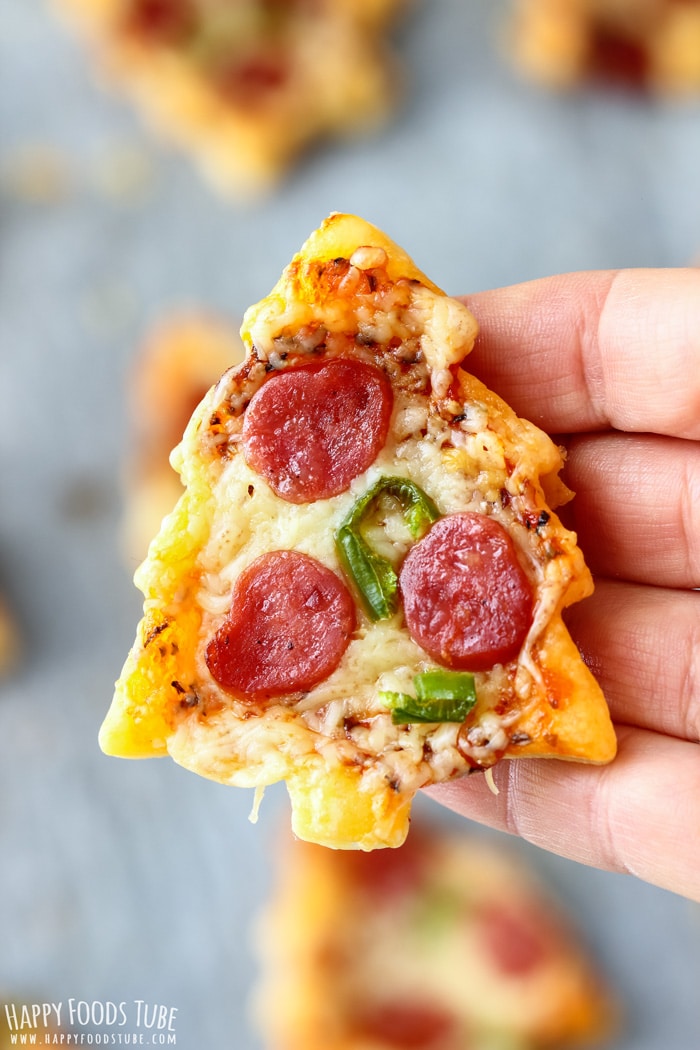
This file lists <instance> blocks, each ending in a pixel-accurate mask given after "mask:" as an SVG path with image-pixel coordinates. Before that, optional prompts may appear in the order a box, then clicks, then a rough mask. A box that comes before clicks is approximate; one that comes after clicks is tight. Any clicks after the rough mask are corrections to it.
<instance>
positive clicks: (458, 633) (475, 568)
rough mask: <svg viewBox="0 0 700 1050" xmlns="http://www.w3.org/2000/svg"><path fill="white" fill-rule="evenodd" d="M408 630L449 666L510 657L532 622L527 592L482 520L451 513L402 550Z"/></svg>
mask: <svg viewBox="0 0 700 1050" xmlns="http://www.w3.org/2000/svg"><path fill="white" fill-rule="evenodd" d="M399 588H400V592H401V596H402V598H403V604H404V613H405V616H406V626H407V628H408V631H409V634H410V635H411V637H412V638H413V640H414V641H415V642H417V644H418V645H420V646H421V647H422V648H423V649H425V651H426V652H428V653H429V654H430V655H431V656H432V657H433V658H434V659H435V660H438V661H439V662H440V663H442V664H445V665H447V666H448V667H454V668H459V669H462V670H468V671H487V670H489V669H490V668H491V667H493V666H494V664H497V663H506V662H507V661H508V660H512V659H514V658H515V657H516V656H517V655H518V652H519V651H520V648H521V646H522V644H523V642H524V641H525V638H526V636H527V633H528V629H529V627H530V624H531V622H532V607H533V591H532V586H531V584H530V582H529V580H528V578H527V576H526V575H525V572H524V570H523V568H522V567H521V565H520V562H519V561H518V556H517V553H516V550H515V546H514V544H513V541H512V540H511V538H510V536H509V535H508V533H507V532H506V530H505V529H504V528H503V526H502V525H500V524H499V523H498V522H497V521H495V520H494V519H493V518H488V517H485V516H484V515H482V514H474V513H471V512H464V513H458V514H450V515H448V516H446V517H444V518H440V520H439V521H437V522H435V524H434V525H433V526H432V528H431V529H430V531H429V532H428V534H427V535H426V536H425V537H424V538H423V539H422V540H420V541H419V542H418V543H416V544H415V546H414V547H412V548H411V550H410V551H409V552H408V554H407V556H406V559H405V561H404V563H403V566H402V568H401V572H400V575H399Z"/></svg>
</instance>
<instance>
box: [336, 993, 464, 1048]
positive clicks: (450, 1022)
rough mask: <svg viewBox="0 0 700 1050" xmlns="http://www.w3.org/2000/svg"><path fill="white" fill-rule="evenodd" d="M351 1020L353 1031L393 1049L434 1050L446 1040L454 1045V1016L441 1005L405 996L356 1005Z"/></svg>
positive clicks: (455, 1035)
mask: <svg viewBox="0 0 700 1050" xmlns="http://www.w3.org/2000/svg"><path fill="white" fill-rule="evenodd" d="M353 1022H354V1024H353V1027H354V1029H355V1031H356V1032H357V1033H359V1034H361V1035H362V1036H364V1038H365V1039H369V1040H370V1042H371V1043H372V1044H374V1043H375V1042H376V1043H378V1044H380V1045H382V1046H391V1047H396V1050H437V1048H438V1047H441V1046H444V1045H445V1042H446V1041H447V1040H449V1045H450V1046H452V1045H456V1043H453V1040H455V1039H456V1038H457V1024H456V1019H455V1018H454V1016H453V1015H452V1014H450V1013H449V1012H448V1011H447V1010H446V1009H445V1008H444V1007H442V1006H441V1005H433V1004H432V1003H428V1002H425V1003H423V1002H420V1001H417V1000H416V999H415V997H414V998H409V997H408V995H407V996H405V997H403V998H400V999H395V1000H389V1001H387V1002H383V1003H376V1004H371V1003H364V1004H359V1005H358V1007H357V1013H356V1016H355V1017H354V1018H353ZM460 1045H462V1044H461V1041H460Z"/></svg>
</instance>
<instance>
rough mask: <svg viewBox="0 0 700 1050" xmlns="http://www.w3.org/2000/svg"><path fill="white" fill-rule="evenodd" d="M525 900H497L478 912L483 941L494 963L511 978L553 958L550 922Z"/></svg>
mask: <svg viewBox="0 0 700 1050" xmlns="http://www.w3.org/2000/svg"><path fill="white" fill-rule="evenodd" d="M526 907H527V904H526V903H525V902H523V903H522V907H521V910H517V905H516V904H515V903H512V902H510V903H504V902H503V901H494V902H492V903H487V904H485V905H484V906H483V907H482V908H481V909H480V911H479V913H478V915H477V919H478V928H479V929H480V933H481V939H482V943H483V945H484V947H485V949H486V952H487V954H488V957H489V959H490V960H491V962H492V963H493V965H494V966H495V967H496V968H497V969H498V970H499V971H500V972H501V973H502V974H506V975H508V976H509V977H524V976H526V974H530V973H532V972H533V971H534V970H536V969H537V968H538V967H540V966H543V965H544V964H545V962H546V961H547V960H548V959H549V960H551V958H552V955H553V952H554V947H555V942H554V938H553V936H552V928H551V924H550V922H549V921H548V919H547V918H546V916H543V915H541V914H538V913H537V912H535V913H534V914H532V913H531V912H528V911H526V910H525V909H526Z"/></svg>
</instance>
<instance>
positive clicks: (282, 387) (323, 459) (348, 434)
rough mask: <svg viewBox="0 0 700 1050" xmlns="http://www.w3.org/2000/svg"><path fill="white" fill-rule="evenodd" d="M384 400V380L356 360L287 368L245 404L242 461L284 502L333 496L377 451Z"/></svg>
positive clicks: (387, 404) (384, 423)
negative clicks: (243, 458)
mask: <svg viewBox="0 0 700 1050" xmlns="http://www.w3.org/2000/svg"><path fill="white" fill-rule="evenodd" d="M392 403H393V395H392V391H391V386H390V384H389V381H388V379H387V378H386V376H385V375H384V373H383V372H382V371H380V369H379V368H377V367H376V366H374V365H370V364H367V363H366V362H364V361H357V360H351V359H348V358H334V359H332V360H330V361H326V362H325V363H322V364H310V365H300V366H298V367H290V368H288V369H285V370H283V371H281V372H279V373H277V374H276V375H273V376H271V377H270V378H269V379H268V380H267V382H266V383H264V384H263V386H262V387H260V389H259V390H258V391H257V393H256V394H255V395H254V396H253V398H252V400H251V402H250V404H249V406H248V409H247V411H246V415H245V420H244V423H243V453H244V456H245V460H246V462H247V464H248V466H249V467H251V468H252V469H253V470H255V471H256V472H257V473H258V474H261V475H262V476H263V477H264V478H265V479H266V480H267V481H268V483H269V484H270V487H271V488H272V489H273V491H274V492H276V493H277V495H278V496H281V498H282V499H284V500H287V502H289V503H312V502H315V501H316V500H321V499H328V498H330V497H331V496H337V495H338V494H339V493H341V492H345V491H346V490H347V489H348V488H349V487H350V483H351V482H352V481H353V479H354V478H356V477H357V476H358V475H359V474H362V473H363V471H365V470H366V469H367V468H368V467H369V466H370V465H371V464H372V463H373V462H374V460H375V458H376V456H377V454H378V453H379V451H380V450H381V448H382V447H383V445H384V443H385V441H386V438H387V433H388V430H389V420H390V417H391V409H392Z"/></svg>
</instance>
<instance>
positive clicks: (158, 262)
mask: <svg viewBox="0 0 700 1050" xmlns="http://www.w3.org/2000/svg"><path fill="white" fill-rule="evenodd" d="M502 12H503V5H502V4H499V3H490V2H489V0H481V2H476V0H474V2H470V3H467V0H426V2H424V3H423V4H422V6H421V7H420V8H419V9H418V10H417V11H416V13H415V14H414V15H413V16H412V18H411V19H410V20H409V22H408V24H407V25H406V26H405V28H404V29H403V30H402V32H401V33H400V34H399V40H398V43H399V46H400V49H401V52H402V55H403V59H404V61H405V63H406V64H407V66H408V69H409V80H410V93H409V95H408V98H407V100H406V103H405V106H404V107H403V109H402V111H401V113H400V115H399V116H398V119H397V120H396V121H395V123H394V124H393V125H392V126H391V127H389V128H388V130H387V131H386V133H385V134H384V135H383V136H381V137H379V138H378V139H375V140H371V141H366V142H360V143H356V144H345V145H342V146H339V147H334V148H324V149H320V150H318V151H317V152H316V153H315V155H314V156H313V158H311V159H309V161H308V162H307V163H306V164H304V165H302V166H301V167H300V168H299V169H298V170H297V171H296V173H295V174H294V175H293V177H292V178H291V179H290V180H289V182H288V183H287V184H286V185H285V186H284V187H283V189H282V190H281V192H280V193H279V194H277V195H276V196H274V197H272V198H271V199H270V200H268V201H266V202H263V203H261V204H259V205H257V206H255V207H249V208H247V209H243V208H237V207H232V206H231V205H227V204H225V203H224V202H223V201H222V200H220V199H217V198H216V197H215V196H213V195H212V194H211V193H210V192H209V191H208V189H207V188H206V187H205V186H204V185H203V184H202V182H201V181H200V179H199V177H198V175H197V174H196V173H195V171H194V170H193V169H192V168H191V166H190V165H189V163H188V162H187V161H186V160H184V159H183V158H182V157H181V156H179V155H178V154H175V153H174V152H171V151H170V150H169V149H168V148H167V147H165V146H162V145H159V144H157V143H155V142H153V141H152V139H151V138H150V136H149V135H148V134H147V133H146V132H145V131H144V130H143V128H142V126H141V125H140V123H139V121H138V119H137V118H136V117H135V115H134V114H133V112H132V110H131V109H130V107H129V106H128V105H127V104H126V103H124V102H123V101H122V100H121V99H120V98H118V97H115V96H112V95H110V94H108V93H106V92H104V91H103V90H102V89H101V88H100V87H99V86H98V84H97V83H96V81H95V79H94V77H93V75H92V73H91V70H90V65H89V62H88V61H87V60H86V55H85V53H84V51H83V50H82V49H81V47H80V46H79V45H78V43H77V42H76V41H75V40H74V39H73V38H72V36H71V34H70V33H69V32H67V31H66V30H65V28H63V27H62V26H60V25H59V24H58V23H57V22H56V20H55V19H54V18H53V17H52V16H51V15H50V14H49V13H48V11H47V10H46V9H45V8H44V6H43V5H42V4H41V3H40V0H0V585H1V586H2V587H3V588H4V590H5V591H6V593H7V594H8V596H9V598H10V601H11V603H12V605H13V606H14V609H15V611H16V614H17V616H18V618H19V620H20V623H21V627H22V631H23V634H24V639H25V649H26V652H25V658H24V662H23V664H22V666H21V668H20V670H19V671H18V673H17V674H16V675H15V676H14V677H13V678H12V679H10V680H9V681H7V682H4V683H3V684H1V685H0V996H2V995H3V994H5V995H7V996H10V997H13V996H15V997H16V996H18V995H21V994H25V995H26V996H29V997H30V998H34V999H38V1000H39V1001H42V1000H44V999H53V1000H55V1001H58V1000H60V1001H64V1002H66V1003H67V1001H68V1000H69V999H70V998H71V997H72V998H74V999H76V1000H84V1001H92V1000H97V1001H106V1000H111V1001H116V1002H119V1001H121V1000H125V1001H128V1002H132V1001H133V1000H136V999H141V1000H145V1001H147V1002H148V1003H149V1004H152V1003H159V1004H165V1005H168V1006H174V1007H176V1008H177V1011H178V1013H177V1045H178V1046H179V1047H181V1048H183V1050H215V1048H219V1047H231V1048H235V1050H254V1048H258V1047H259V1043H258V1041H257V1037H256V1036H255V1034H254V1032H253V1030H252V1028H251V1025H250V1023H249V1021H248V1019H247V1013H246V1002H247V997H248V994H249V991H250V988H251V986H252V983H253V981H254V979H255V972H256V969H255V960H254V957H253V954H252V952H251V948H250V932H249V931H250V919H251V916H252V914H253V913H254V912H255V911H256V909H257V908H258V907H259V906H260V904H261V903H262V902H263V901H264V899H265V896H266V893H267V890H268V886H269V882H270V863H269V853H270V847H271V844H272V842H273V841H274V838H275V835H276V834H277V829H278V827H279V821H280V820H284V819H285V816H286V801H285V798H284V793H283V792H282V791H279V790H272V791H271V792H270V793H269V794H268V796H267V797H266V800H265V804H264V806H263V809H262V814H261V818H260V823H259V824H258V825H257V826H256V827H253V826H252V825H251V824H250V823H249V822H248V820H247V815H248V812H249V809H250V805H251V801H252V798H251V794H250V793H249V792H245V791H236V790H233V789H229V790H227V789H224V788H222V787H219V786H217V785H214V784H210V783H206V782H204V781H203V780H200V779H198V778H197V777H195V776H192V775H191V774H188V773H185V772H184V771H182V770H180V769H178V768H177V767H175V766H174V765H173V764H171V763H170V762H168V761H165V760H163V761H152V762H123V761H119V760H114V759H107V758H105V757H104V756H102V755H101V753H100V752H99V750H98V748H97V743H96V733H97V728H98V726H99V723H100V721H101V718H102V716H103V714H104V711H105V709H106V706H107V704H108V703H109V699H110V696H111V688H112V682H113V680H114V678H115V677H116V675H117V674H118V671H119V668H120V665H121V662H122V660H123V657H124V655H125V653H126V650H127V648H128V646H129V644H130V642H131V639H132V635H133V630H134V627H135V622H136V619H137V616H138V611H139V599H138V595H137V593H136V591H135V590H134V588H133V587H132V584H131V582H130V570H129V569H128V568H127V567H126V566H125V565H124V564H123V562H122V560H121V557H120V554H119V550H118V543H117V538H118V524H119V514H120V510H121V506H120V492H119V470H120V464H121V461H122V455H123V448H124V440H125V427H124V423H125V418H124V416H125V412H124V401H123V392H124V387H125V375H126V369H127V367H128V365H129V361H130V359H131V355H132V353H133V350H134V347H135V346H136V345H137V343H138V340H139V339H140V337H141V336H142V334H143V333H144V332H145V331H146V329H147V328H148V325H149V324H150V322H151V321H152V320H153V319H155V318H157V317H159V316H161V315H162V314H163V313H164V312H167V310H168V309H169V308H171V307H176V308H181V307H182V306H184V305H188V304H193V305H202V306H207V307H210V308H214V309H216V310H218V311H221V312H223V313H224V314H228V315H230V316H232V317H234V318H235V317H239V316H240V314H241V312H242V311H243V309H244V308H245V307H246V306H247V305H248V304H249V303H251V302H254V301H256V300H257V299H258V298H260V297H261V296H262V295H263V294H265V293H266V292H267V291H268V289H269V288H270V286H271V285H272V284H273V282H274V281H275V280H276V278H277V276H278V273H279V271H280V269H281V267H282V266H283V265H284V263H285V262H286V261H287V259H288V257H289V256H290V254H291V253H292V252H293V251H294V250H296V248H297V247H298V246H299V245H300V243H301V241H302V240H303V239H304V237H305V236H306V235H307V234H308V233H309V232H310V231H311V230H312V229H313V228H314V227H315V226H317V225H318V222H319V221H320V220H321V218H322V217H323V216H324V215H325V214H326V213H327V212H329V211H331V210H333V209H340V210H351V211H356V212H358V213H359V214H361V215H363V216H365V217H366V218H368V219H370V220H371V221H374V222H376V223H377V224H379V225H381V226H383V227H384V228H385V229H386V230H387V232H388V233H389V234H391V235H392V236H393V237H395V238H396V239H397V240H398V241H399V242H400V243H402V244H403V245H404V246H405V247H406V248H407V250H408V251H410V252H411V254H413V256H414V257H415V259H416V261H417V262H418V264H419V265H420V266H421V267H422V268H423V269H424V270H425V271H426V272H427V273H429V274H430V275H431V277H432V278H433V279H434V280H435V281H436V282H437V283H439V284H441V285H442V286H443V287H445V288H446V289H447V290H449V291H451V292H454V293H462V292H467V291H472V290H477V289H481V288H486V287H491V286H495V285H501V284H505V283H508V282H513V281H518V280H523V279H527V278H531V277H535V276H539V275H543V274H548V273H552V272H556V271H563V270H570V269H582V268H587V267H610V266H618V265H633V266H646V265H650V266H656V265H664V266H665V265H676V264H686V263H687V262H689V261H691V260H694V259H697V256H698V252H700V193H698V171H699V170H700V105H698V104H690V105H684V106H666V105H661V104H653V103H646V102H642V101H640V100H637V99H632V98H629V97H624V96H617V97H613V96H607V95H602V94H599V93H590V92H588V93H579V94H577V95H575V96H573V97H570V98H557V97H554V96H551V95H547V94H545V93H543V92H541V91H538V90H536V89H534V88H531V87H528V86H527V85H523V84H522V83H521V82H519V81H518V80H517V79H516V78H515V77H513V75H512V74H511V73H510V72H509V71H508V70H507V69H506V68H505V67H504V65H503V63H502V61H501V59H500V57H499V55H498V53H497V51H496V50H495V47H494V41H495V37H496V35H497V30H498V25H499V23H500V18H501V16H502ZM37 157H39V163H38V164H37ZM42 157H43V160H42V159H41V158H42ZM32 158H33V159H32ZM27 165H28V167H27ZM28 170H29V171H31V172H33V173H34V174H33V178H34V189H33V190H31V192H30V188H28V185H27V180H26V172H27V171H28ZM41 171H43V173H44V174H43V176H42V178H41V179H40V178H39V176H38V175H37V172H39V173H40V172H41ZM22 172H24V176H23V175H22ZM37 180H38V181H37ZM421 807H422V808H423V807H425V808H426V809H429V810H430V812H431V815H432V816H434V817H435V818H436V819H437V818H438V817H439V818H440V819H446V820H447V819H450V818H448V817H447V816H446V815H445V814H442V812H441V811H437V809H436V808H435V807H431V806H430V805H429V804H428V803H427V802H425V801H424V802H423V803H421ZM522 848H523V850H524V851H525V852H527V853H528V854H529V855H530V856H532V859H533V862H534V863H536V864H537V865H538V866H540V867H542V868H543V869H544V870H545V873H546V874H547V875H548V877H550V878H551V879H552V881H553V882H554V884H555V886H556V887H557V888H558V890H559V892H560V893H561V895H562V896H563V897H564V898H565V899H566V900H567V901H568V902H569V903H570V904H571V906H572V908H573V909H574V910H575V912H576V914H577V915H578V917H579V920H580V922H581V923H582V925H583V926H584V927H585V928H586V930H587V932H588V936H589V938H590V940H591V941H592V943H593V946H594V948H595V949H596V951H597V952H598V954H599V956H600V958H601V960H602V962H603V963H604V965H605V966H606V968H607V969H608V971H609V973H610V975H611V978H612V979H613V980H614V981H615V982H616V983H617V984H618V986H619V987H620V989H621V992H622V995H623V998H624V1000H625V1001H626V1004H627V1008H628V1017H629V1025H628V1028H627V1030H626V1031H625V1033H624V1034H623V1035H622V1036H621V1037H620V1039H619V1040H618V1042H617V1043H616V1044H615V1050H632V1048H634V1050H661V1048H662V1047H663V1048H665V1047H673V1048H674V1050H697V1047H698V1046H700V1013H699V1011H700V1006H699V1004H698V994H697V989H698V986H699V983H700V915H699V914H698V909H696V908H694V907H693V906H691V905H690V904H689V903H688V902H686V901H683V900H681V899H679V898H677V897H674V896H673V895H671V894H667V893H664V892H661V891H657V890H655V889H653V888H651V887H649V886H645V885H643V884H641V883H638V882H635V881H634V880H632V879H628V878H623V877H619V876H614V875H608V874H604V873H601V872H595V871H588V870H587V869H584V868H582V867H580V866H577V865H574V864H570V863H568V862H566V861H562V860H559V859H556V858H553V857H548V856H546V855H544V854H541V853H539V852H537V851H534V850H530V849H528V848H526V847H524V846H523V847H522ZM2 1023H3V1019H2V1017H0V1025H1V1024H2Z"/></svg>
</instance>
